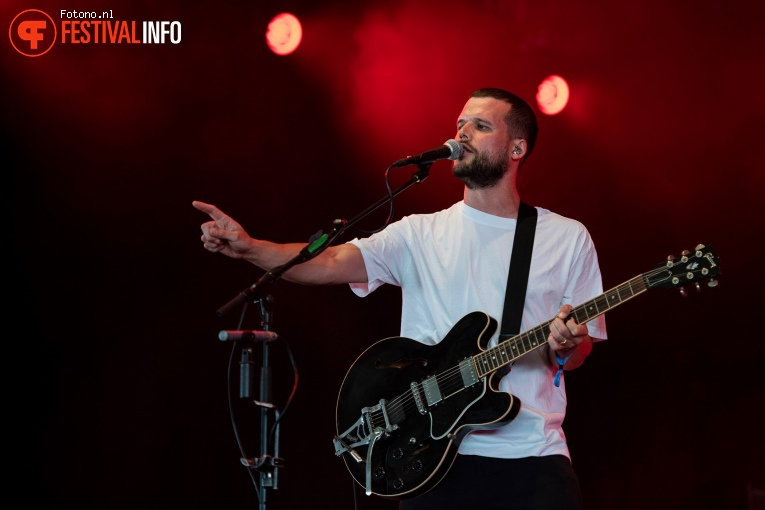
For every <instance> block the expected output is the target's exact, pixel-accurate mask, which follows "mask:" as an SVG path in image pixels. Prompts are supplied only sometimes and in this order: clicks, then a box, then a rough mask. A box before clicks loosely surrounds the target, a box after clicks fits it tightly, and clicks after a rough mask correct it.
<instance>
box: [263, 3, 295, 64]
mask: <svg viewBox="0 0 765 510" xmlns="http://www.w3.org/2000/svg"><path fill="white" fill-rule="evenodd" d="M302 37H303V28H302V27H301V26H300V21H298V19H297V18H296V17H295V16H293V15H292V14H290V13H288V12H283V13H281V14H277V15H276V16H274V18H273V19H272V20H271V22H270V23H269V24H268V30H266V42H268V47H269V48H271V51H273V52H274V53H276V54H277V55H289V54H290V53H292V52H293V51H295V50H296V49H297V47H298V46H299V45H300V39H302Z"/></svg>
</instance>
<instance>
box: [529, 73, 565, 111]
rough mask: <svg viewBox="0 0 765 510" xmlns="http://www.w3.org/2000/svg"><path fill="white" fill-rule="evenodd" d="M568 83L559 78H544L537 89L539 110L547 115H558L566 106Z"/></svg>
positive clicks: (553, 76) (554, 76)
mask: <svg viewBox="0 0 765 510" xmlns="http://www.w3.org/2000/svg"><path fill="white" fill-rule="evenodd" d="M568 94H569V91H568V83H566V80H564V79H563V78H561V77H560V76H556V75H552V76H548V77H547V78H545V79H544V80H543V81H542V83H540V84H539V88H538V89H537V104H538V105H539V110H540V111H541V112H542V113H545V114H547V115H555V114H556V113H560V112H562V111H563V109H564V108H565V107H566V104H568Z"/></svg>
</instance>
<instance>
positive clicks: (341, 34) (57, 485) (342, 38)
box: [0, 0, 765, 510]
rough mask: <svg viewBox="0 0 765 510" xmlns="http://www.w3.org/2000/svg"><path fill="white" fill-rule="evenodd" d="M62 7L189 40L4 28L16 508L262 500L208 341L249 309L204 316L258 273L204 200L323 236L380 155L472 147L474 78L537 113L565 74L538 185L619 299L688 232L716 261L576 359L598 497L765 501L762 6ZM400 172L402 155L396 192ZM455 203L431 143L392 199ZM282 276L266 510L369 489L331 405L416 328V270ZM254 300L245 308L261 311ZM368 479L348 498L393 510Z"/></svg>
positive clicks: (687, 504) (10, 441)
mask: <svg viewBox="0 0 765 510" xmlns="http://www.w3.org/2000/svg"><path fill="white" fill-rule="evenodd" d="M94 3H95V4H99V5H93V4H94ZM61 7H62V6H61V5H60V4H59V2H53V1H50V0H40V1H39V2H38V3H37V4H35V5H28V3H27V2H22V1H19V0H13V1H10V2H4V3H3V5H2V7H0V14H1V15H2V16H1V17H0V19H2V20H3V23H4V26H6V27H8V26H9V25H10V21H11V20H12V19H13V17H14V16H16V14H18V13H19V12H21V11H22V10H24V9H27V8H38V9H41V10H44V11H46V12H48V13H49V14H50V15H51V16H52V17H53V18H54V19H56V20H57V21H60V20H59V19H58V17H59V16H58V12H59V9H60V8H61ZM65 8H67V9H70V10H71V9H77V10H105V9H112V10H113V11H114V15H115V19H116V20H127V21H132V20H135V21H139V22H140V21H180V22H181V23H182V30H183V32H182V38H183V39H182V42H181V44H179V45H172V44H166V45H126V44H123V45H108V44H107V45H103V44H102V45H94V44H90V45H73V44H56V45H55V46H54V47H53V49H52V50H51V51H50V52H48V53H47V54H46V55H43V56H41V57H38V58H28V57H24V56H21V55H20V54H18V53H17V52H16V51H15V50H14V49H13V48H12V46H11V45H10V42H9V40H8V39H6V40H5V43H0V48H2V50H0V63H1V72H2V76H0V83H2V85H3V89H4V90H3V93H2V96H1V98H0V101H1V104H2V109H1V110H0V111H1V113H0V115H2V117H1V120H0V126H2V142H1V143H2V151H1V154H2V160H1V161H2V162H1V163H0V165H2V169H3V177H4V179H5V182H6V184H5V185H4V186H3V188H2V189H3V191H4V200H3V205H4V214H3V217H4V220H5V221H4V227H3V237H4V240H5V242H4V245H5V250H4V253H5V255H6V256H5V263H4V267H5V277H4V281H5V282H6V285H5V286H4V288H5V289H6V290H5V303H6V304H5V305H4V307H3V312H4V313H3V324H4V325H5V334H4V335H3V336H4V344H5V346H6V349H7V350H6V351H5V354H4V356H3V360H4V370H3V373H4V379H5V385H4V387H5V391H4V394H5V399H4V406H3V407H4V409H5V411H4V417H5V422H6V426H7V430H8V431H7V432H6V433H5V437H6V449H7V450H9V451H10V453H11V454H10V455H7V456H6V457H5V458H6V463H5V468H6V472H8V471H10V472H11V473H12V475H11V477H10V478H7V479H8V480H9V481H10V483H9V484H8V485H9V486H10V490H11V492H10V494H9V497H10V495H11V494H13V493H14V492H16V491H18V494H17V496H18V497H21V498H23V499H22V500H21V501H24V506H34V505H38V506H40V507H43V508H69V507H71V508H74V507H76V508H160V507H162V508H180V507H187V508H205V507H207V508H231V509H238V508H241V509H245V508H256V507H257V499H256V495H255V492H254V490H253V489H252V487H251V485H250V483H249V479H248V477H247V475H246V473H245V471H244V468H243V467H241V465H240V463H239V457H240V453H239V451H238V450H237V447H236V442H235V440H234V434H233V431H232V426H231V423H230V421H229V412H228V408H227V398H226V395H227V365H228V362H229V357H230V355H231V351H230V346H229V345H226V344H223V343H221V342H219V341H218V340H217V332H218V331H219V330H220V329H235V328H236V326H237V320H238V317H237V315H238V314H237V313H234V314H232V316H228V317H226V318H224V319H217V318H216V316H215V311H216V310H217V309H218V308H219V307H220V306H222V305H223V304H224V303H226V302H227V301H228V300H229V299H231V298H233V297H234V296H235V295H237V293H238V292H239V291H240V290H242V289H243V288H246V287H248V286H249V285H251V284H252V283H254V282H255V281H256V280H257V279H258V278H259V277H260V275H261V274H262V271H260V270H257V269H256V268H254V267H253V266H249V265H247V264H245V263H243V262H239V261H234V260H230V259H227V258H225V257H223V256H215V255H212V254H209V253H208V252H206V251H204V250H203V249H202V247H201V243H200V242H199V234H200V232H199V225H200V224H201V223H202V222H203V221H205V219H206V218H205V216H204V215H203V214H201V213H199V212H198V211H196V210H194V209H193V208H192V207H191V201H192V200H194V199H198V200H203V201H207V202H212V203H214V204H217V205H218V206H219V207H221V208H222V209H223V210H224V211H227V212H228V213H230V214H232V215H233V216H234V217H235V218H237V219H238V220H239V221H240V222H241V223H242V224H243V225H244V226H245V227H246V228H247V229H248V231H249V232H250V233H251V234H252V235H254V236H258V237H262V238H266V239H271V240H275V241H307V239H308V237H309V236H310V235H311V234H313V233H314V232H315V231H316V230H318V229H326V228H328V227H329V226H330V225H331V222H332V220H333V219H335V218H345V219H350V218H352V217H354V216H355V215H356V214H357V213H359V212H360V211H361V210H363V209H365V208H366V207H367V206H369V205H371V204H372V203H374V202H375V201H377V200H378V199H380V198H382V197H383V196H384V194H385V187H384V182H383V174H384V171H385V168H386V167H387V165H388V164H390V163H391V162H393V161H394V160H396V159H398V158H400V157H402V156H405V155H407V154H412V153H415V152H419V151H422V150H425V149H428V148H431V147H434V146H436V145H439V144H440V143H442V142H443V141H444V140H445V139H447V138H450V137H452V136H453V135H454V132H455V122H456V117H457V115H458V113H459V111H460V110H461V108H462V105H463V104H464V101H465V100H466V99H467V97H468V96H469V94H470V92H472V91H473V90H474V89H477V88H480V87H485V86H498V87H503V88H507V89H510V90H513V91H515V92H516V93H518V94H520V95H522V96H524V97H525V98H527V99H528V100H530V101H533V99H534V95H535V93H536V87H537V85H538V84H539V83H540V82H541V80H542V79H544V78H545V77H546V76H548V75H550V74H561V75H562V76H564V77H565V78H566V79H567V80H568V82H569V84H570V86H571V90H572V97H571V103H570V104H569V106H568V108H567V109H566V110H565V111H564V112H562V113H561V114H560V115H557V116H553V117H547V116H543V115H540V123H541V137H540V141H539V144H538V147H537V151H536V153H535V154H534V155H533V157H532V158H531V160H530V161H529V163H528V165H527V166H526V167H524V169H523V171H522V174H521V178H520V183H519V185H520V188H521V191H522V194H523V196H524V198H525V199H526V200H527V201H528V202H530V203H532V204H534V205H539V206H543V207H546V208H549V209H551V210H554V211H556V212H558V213H561V214H563V215H566V216H570V217H574V218H577V219H579V220H581V221H582V222H583V223H584V224H585V225H587V226H588V228H589V229H590V232H591V233H592V236H593V238H594V240H595V243H596V246H597V248H598V253H599V256H600V259H601V266H602V270H603V275H604V283H605V285H606V286H607V287H612V286H615V285H617V284H619V283H622V282H623V281H625V280H627V279H629V278H631V277H633V276H635V275H637V274H639V273H642V272H645V271H648V270H649V269H651V268H653V267H654V266H655V265H656V264H658V263H660V262H661V261H662V260H664V258H665V257H666V256H667V255H678V254H679V253H680V252H681V251H682V250H684V249H693V247H694V246H695V245H696V244H698V243H704V244H707V245H712V246H713V247H714V248H715V250H716V251H717V252H718V253H719V255H720V258H721V259H722V267H723V275H722V276H721V278H720V285H719V287H717V288H716V289H708V288H706V287H704V289H703V292H702V293H696V292H695V291H693V290H692V289H689V296H688V298H685V299H683V298H682V297H680V296H679V294H678V293H677V292H676V291H651V292H649V293H648V294H646V295H644V296H640V297H639V298H637V299H636V300H634V301H632V302H630V303H628V304H626V305H625V306H624V307H621V308H618V309H616V310H613V311H612V312H609V314H608V315H607V322H608V331H609V336H610V340H609V341H608V342H606V343H603V344H600V345H598V346H597V348H596V349H595V351H594V353H593V355H592V356H591V358H590V359H589V360H588V362H587V363H586V365H585V366H584V367H583V368H582V369H581V370H577V371H576V372H572V373H570V374H568V376H567V386H568V391H569V415H568V417H567V419H566V422H565V425H564V428H565V430H566V432H567V434H568V436H569V441H570V447H571V452H572V457H573V462H574V466H575V468H576V470H577V472H578V474H579V477H580V479H581V483H582V487H583V490H584V495H585V498H586V501H587V507H588V508H589V509H592V510H601V509H603V510H606V509H644V508H662V509H663V508H668V509H686V508H688V509H690V508H694V509H699V508H710V509H748V508H749V507H748V503H747V502H748V498H749V497H750V495H751V494H753V493H754V492H756V490H757V489H759V491H760V492H762V491H765V472H764V471H765V470H764V468H763V464H764V462H763V458H765V451H764V448H763V444H764V442H763V439H762V436H763V434H762V430H763V420H762V418H763V417H764V415H765V413H764V412H763V409H764V407H763V406H764V405H765V390H763V377H764V376H763V374H764V372H763V363H764V362H765V347H764V346H765V342H764V341H763V339H762V333H761V329H762V320H761V318H762V313H761V311H760V308H761V305H760V302H761V299H760V294H761V292H762V282H763V277H762V265H763V264H762V263H763V261H764V260H765V257H763V255H762V250H763V245H765V243H764V242H763V239H762V236H763V220H764V219H765V214H763V212H762V205H763V200H764V199H765V193H764V192H763V183H765V178H764V177H763V175H764V174H763V172H764V171H765V157H764V156H763V150H762V138H763V136H764V135H765V132H764V131H763V127H762V126H763V125H764V124H765V99H764V98H763V92H762V88H763V79H765V56H764V55H765V54H764V53H763V48H764V47H765V40H764V39H765V37H764V36H763V30H762V19H763V16H762V15H763V8H762V6H761V5H760V2H755V1H748V2H747V1H741V0H734V1H731V2H725V3H722V4H721V3H720V2H712V1H708V0H703V1H689V0H687V1H678V2H664V1H658V0H647V1H637V2H620V3H616V2H598V1H585V2H565V1H562V0H538V1H530V0H519V1H511V2H499V1H492V0H476V1H473V2H459V1H456V0H445V1H428V0H417V1H408V2H404V1H398V2H395V1H393V2H392V1H387V2H378V1H373V0H366V1H364V2H356V3H348V4H345V3H343V2H340V1H327V2H308V1H305V2H300V1H291V2H290V1H287V2H282V3H278V2H246V1H233V0H232V1H223V2H209V1H196V2H181V1H179V0H175V1H166V2H162V3H161V4H158V5H154V4H152V3H135V2H128V1H125V0H113V1H111V2H103V1H99V2H91V3H89V4H87V5H86V4H84V3H80V4H72V5H68V6H65ZM281 11H289V12H292V13H294V14H296V15H297V16H298V17H299V18H300V19H301V21H302V22H303V29H304V39H303V42H302V45H301V46H300V48H299V49H298V50H297V52H295V53H294V54H293V55H291V56H288V57H278V56H276V55H274V54H272V53H271V52H270V51H269V50H268V48H267V47H266V44H265V40H264V32H265V27H266V26H267V24H268V21H269V20H270V19H271V17H272V16H274V15H275V14H277V13H278V12H281ZM409 175H410V171H409V170H408V169H405V170H399V171H397V172H396V173H395V174H393V176H392V178H393V181H394V185H396V184H400V183H403V182H404V181H405V180H406V179H408V177H409ZM460 198H461V186H460V184H459V183H458V182H457V181H456V180H455V179H454V178H453V177H451V176H450V172H449V165H448V164H447V163H444V162H439V163H437V164H435V165H434V166H433V169H432V173H431V176H430V177H429V178H428V180H426V181H425V182H423V183H422V184H420V185H418V186H415V187H413V188H411V189H409V190H408V191H407V192H406V193H404V194H403V195H401V196H400V197H399V198H398V199H397V200H396V217H400V216H401V215H404V214H410V213H415V212H430V211H434V210H437V209H441V208H444V207H447V206H448V205H450V204H452V203H453V202H455V201H457V200H459V199H460ZM383 216H384V211H382V212H379V213H378V214H376V215H374V216H373V217H371V218H369V220H368V221H366V222H365V223H364V224H363V225H360V226H361V227H362V228H365V229H370V228H374V227H376V226H378V225H379V223H380V221H382V218H383ZM355 235H363V234H361V233H359V232H350V233H348V235H346V237H345V238H344V240H347V239H349V238H350V237H351V236H355ZM271 293H272V294H273V296H274V298H275V302H276V303H275V314H274V324H273V329H274V331H276V332H278V333H279V334H280V335H281V336H282V337H283V339H285V340H286V343H285V342H279V343H277V344H273V346H272V350H271V357H272V359H271V362H272V365H273V369H274V377H273V382H274V393H275V394H274V402H275V403H276V404H277V405H283V404H284V402H285V400H286V397H287V395H288V394H289V391H290V389H291V387H292V372H291V370H290V367H289V363H288V362H287V359H288V358H287V351H286V348H285V347H286V345H289V347H290V348H291V349H292V351H293V353H294V356H295V359H296V362H297V365H298V369H299V374H300V382H299V386H298V389H297V392H296V395H295V398H294V401H293V402H292V404H291V406H290V408H289V410H288V412H287V413H286V414H285V416H284V422H283V427H282V429H281V448H282V451H281V453H282V456H283V457H284V459H285V467H284V468H283V469H282V470H280V487H279V489H278V490H276V491H269V492H268V500H267V505H268V506H269V507H271V508H296V507H300V506H302V507H321V508H353V492H352V483H351V479H350V477H349V475H348V472H347V470H346V469H345V467H344V465H343V463H342V461H341V460H340V459H337V458H336V457H335V456H334V451H333V447H332V443H331V439H332V437H333V435H334V434H335V430H334V406H335V398H336V395H337V392H338V390H339V387H340V384H341V381H342V378H343V376H344V374H345V372H346V370H347V369H348V368H349V367H350V365H351V364H352V362H353V360H354V359H355V358H356V356H357V355H358V354H359V353H361V351H362V350H363V349H364V348H365V347H366V346H368V345H369V344H371V343H372V342H374V341H377V340H379V339H381V338H384V337H387V336H391V335H395V334H396V333H397V331H398V318H399V311H400V310H399V308H400V297H399V292H398V289H395V288H385V289H381V291H378V292H376V293H375V294H374V295H373V296H370V297H369V298H366V299H364V300H362V299H358V298H356V297H354V296H353V295H352V294H351V292H350V290H348V289H347V288H346V287H345V286H342V287H303V286H298V285H293V284H289V283H287V282H281V281H280V282H277V283H276V284H274V285H273V286H272V288H271ZM258 319H259V317H258V315H257V313H256V311H255V310H254V309H252V310H249V311H248V312H247V314H246V317H245V326H248V327H257V326H258ZM237 361H238V354H235V355H234V362H237ZM232 375H233V377H232V381H231V382H232V384H233V387H234V388H235V391H234V393H236V388H237V387H238V370H237V369H236V367H235V369H234V371H233V372H232ZM234 397H235V400H237V399H236V395H234ZM235 415H236V416H237V419H238V420H239V421H238V425H239V432H240V433H241V435H242V436H243V438H244V440H245V442H246V443H248V444H249V445H252V446H251V448H250V449H249V451H248V454H249V455H251V456H255V455H257V454H258V452H257V448H256V446H257V444H258V443H257V442H258V438H259V429H258V424H257V414H256V412H255V411H254V409H253V408H252V407H251V406H249V405H247V404H243V403H242V402H237V406H236V412H235ZM22 489H23V490H22ZM7 494H8V492H7ZM357 497H358V498H359V502H358V507H359V508H366V509H374V508H395V504H394V503H392V502H389V501H386V500H383V499H380V498H377V497H371V498H370V497H366V496H364V495H363V494H362V493H361V491H357Z"/></svg>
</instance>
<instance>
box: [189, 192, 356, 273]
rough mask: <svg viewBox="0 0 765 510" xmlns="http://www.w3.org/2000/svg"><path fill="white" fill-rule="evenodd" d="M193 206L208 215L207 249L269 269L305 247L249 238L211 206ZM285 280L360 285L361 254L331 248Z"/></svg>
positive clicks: (343, 246) (347, 247)
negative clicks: (209, 219)
mask: <svg viewBox="0 0 765 510" xmlns="http://www.w3.org/2000/svg"><path fill="white" fill-rule="evenodd" d="M192 205H193V206H194V207H195V208H196V209H198V210H200V211H202V212H204V213H207V214H209V215H210V218H212V219H211V221H208V222H205V223H203V224H202V226H201V228H202V243H203V244H204V247H205V249H206V250H208V251H211V252H213V253H222V254H224V255H226V256H228V257H231V258H235V259H244V260H246V261H248V262H251V263H252V264H255V265H256V266H258V267H260V268H262V269H266V270H270V269H273V268H275V267H278V266H281V265H283V264H285V263H286V262H288V261H289V260H291V259H292V258H293V257H295V256H296V255H297V254H298V253H299V252H300V250H302V249H303V248H304V247H305V246H306V245H305V244H301V243H287V244H277V243H272V242H270V241H263V240H260V239H255V238H253V237H250V235H249V234H247V232H246V231H245V230H244V228H242V226H241V225H240V224H239V223H237V222H236V221H234V220H233V219H232V218H231V217H230V216H228V215H226V214H224V213H223V211H221V210H220V209H218V208H217V207H215V206H214V205H212V204H206V203H204V202H198V201H194V202H192ZM283 277H284V279H285V280H288V281H291V282H296V283H302V284H306V285H322V284H338V283H363V282H366V281H367V271H366V267H365V266H364V259H363V257H362V256H361V251H360V250H359V249H358V248H357V247H355V246H353V245H352V244H341V245H338V246H330V247H329V248H327V249H326V250H324V251H323V252H322V253H320V254H319V255H318V256H316V257H315V258H313V259H311V260H309V261H307V262H304V263H302V264H298V265H296V266H295V267H293V268H291V269H290V270H289V271H287V272H286V273H284V275H283Z"/></svg>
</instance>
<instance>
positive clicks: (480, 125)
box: [475, 124, 489, 131]
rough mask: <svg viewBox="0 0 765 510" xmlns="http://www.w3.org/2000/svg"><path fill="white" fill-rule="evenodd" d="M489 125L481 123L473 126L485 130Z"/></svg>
mask: <svg viewBox="0 0 765 510" xmlns="http://www.w3.org/2000/svg"><path fill="white" fill-rule="evenodd" d="M488 127H489V126H484V125H483V124H476V126H475V128H476V129H477V130H479V131H485V130H486V129H488Z"/></svg>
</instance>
